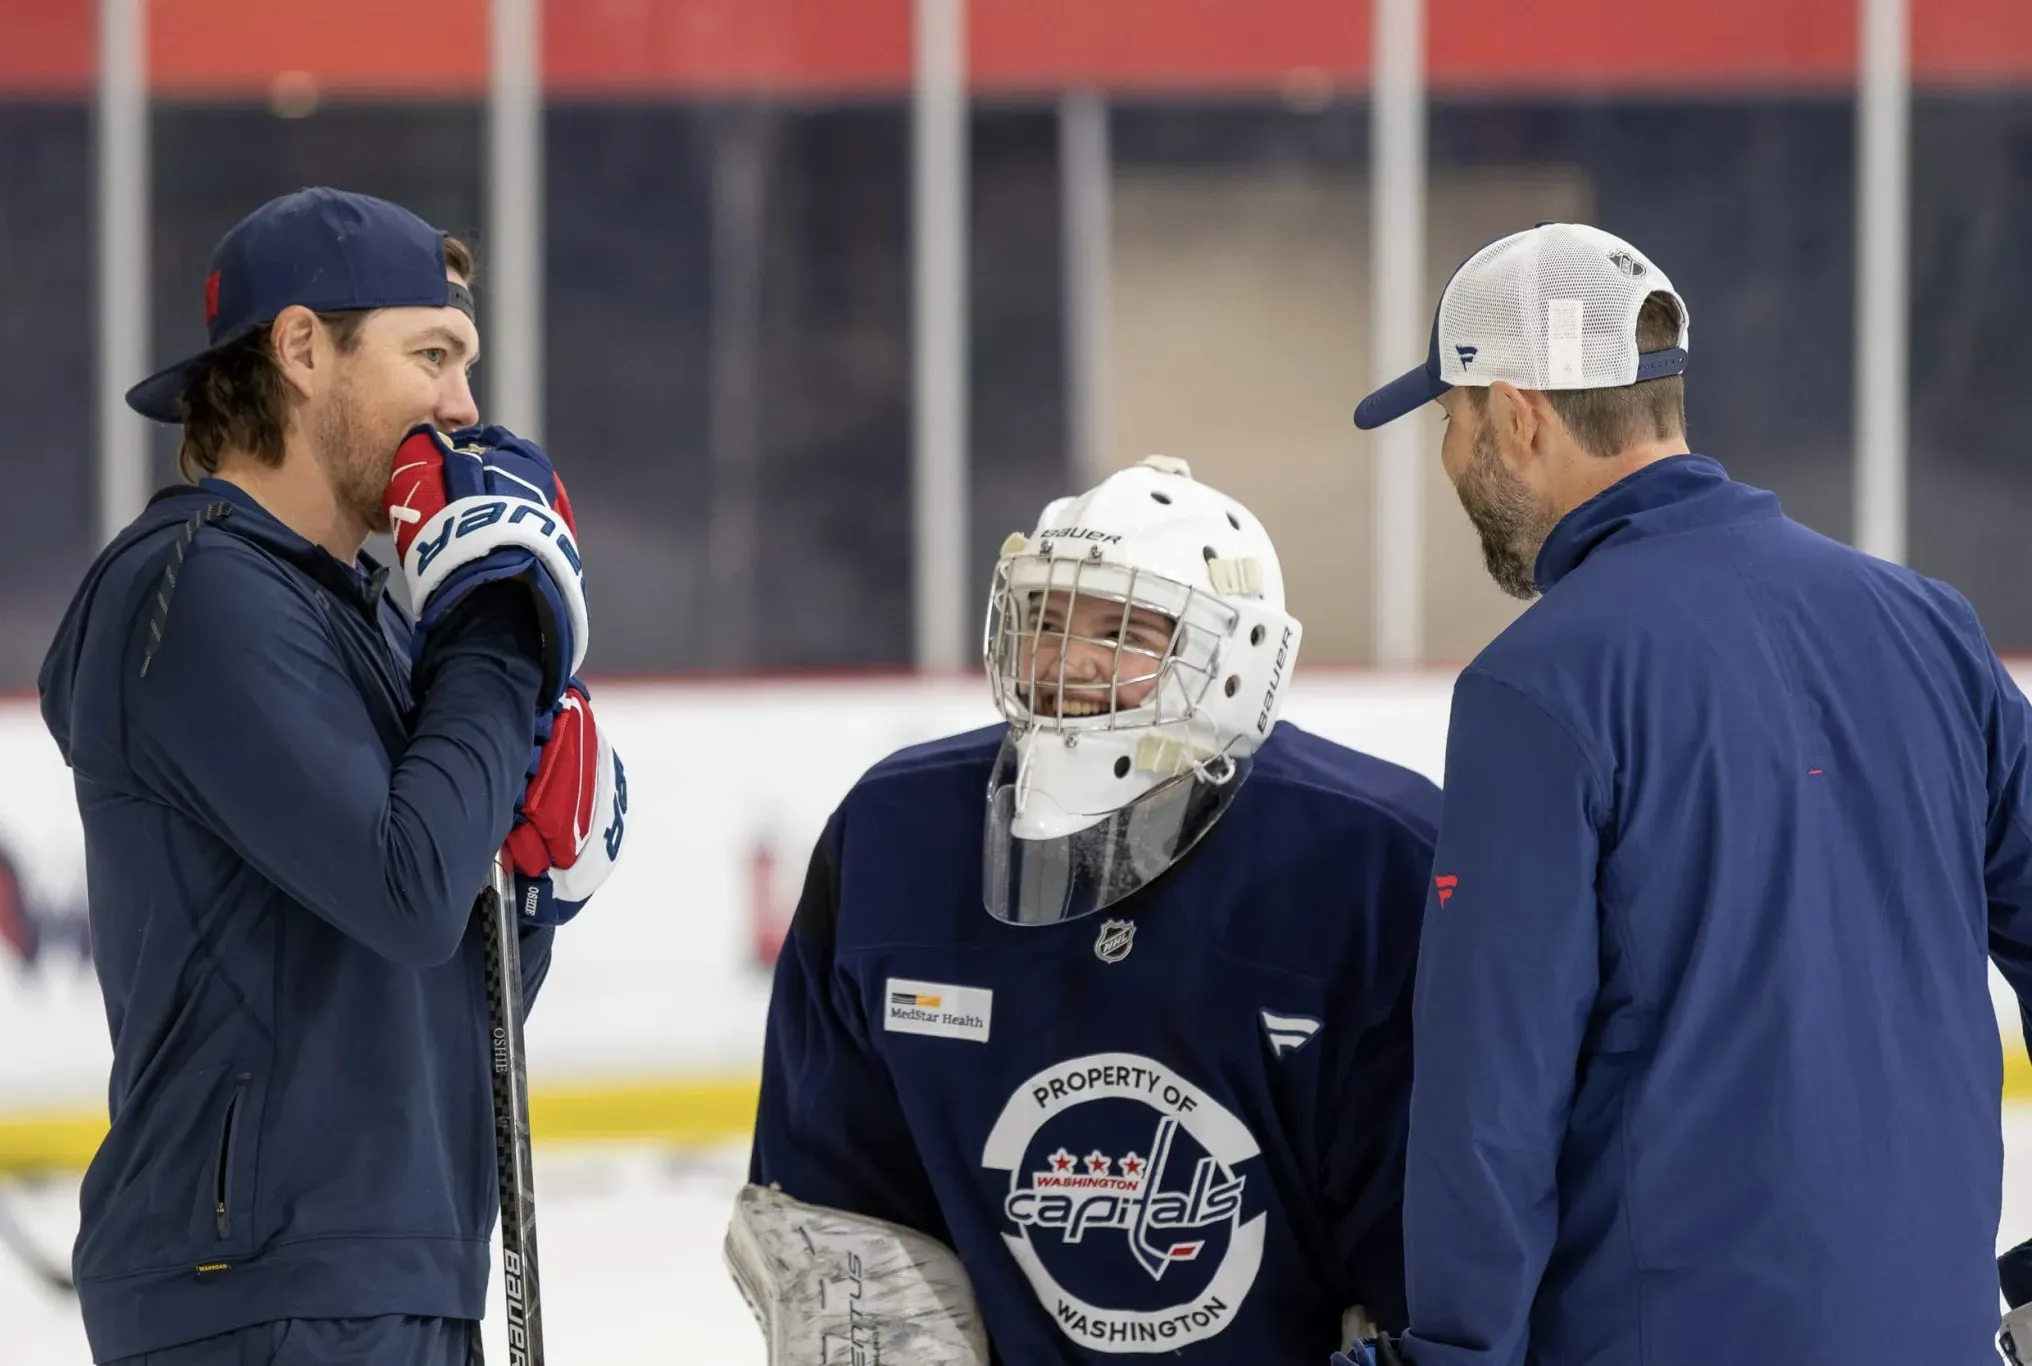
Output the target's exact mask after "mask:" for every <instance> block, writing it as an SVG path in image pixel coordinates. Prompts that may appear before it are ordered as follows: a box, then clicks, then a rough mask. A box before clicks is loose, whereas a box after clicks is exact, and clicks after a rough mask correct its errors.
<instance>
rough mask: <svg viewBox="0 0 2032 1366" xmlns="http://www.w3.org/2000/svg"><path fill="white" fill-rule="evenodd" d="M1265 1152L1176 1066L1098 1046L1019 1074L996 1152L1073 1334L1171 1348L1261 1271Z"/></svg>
mask: <svg viewBox="0 0 2032 1366" xmlns="http://www.w3.org/2000/svg"><path fill="white" fill-rule="evenodd" d="M1259 1151H1260V1150H1259V1148H1258V1146H1257V1143H1256V1139H1255V1136H1254V1135H1253V1134H1251V1133H1250V1132H1249V1128H1248V1126H1247V1125H1246V1124H1244V1123H1242V1121H1241V1120H1240V1119H1238V1118H1237V1117H1236V1116H1235V1115H1234V1114H1233V1113H1232V1112H1230V1111H1229V1110H1228V1109H1227V1108H1226V1107H1225V1106H1223V1105H1222V1104H1221V1103H1220V1102H1219V1101H1218V1100H1216V1099H1214V1097H1212V1096H1210V1095H1209V1094H1207V1093H1206V1092H1205V1091H1203V1090H1201V1089H1200V1088H1199V1087H1197V1086H1195V1085H1193V1083H1191V1082H1189V1081H1187V1080H1185V1078H1183V1077H1181V1076H1179V1075H1178V1074H1177V1073H1176V1072H1175V1071H1173V1070H1172V1069H1171V1068H1169V1067H1166V1066H1165V1065H1164V1064H1163V1063H1160V1062H1157V1061H1155V1060H1153V1059H1150V1058H1146V1057H1141V1056H1139V1055H1137V1054H1134V1053H1097V1054H1092V1055H1090V1056H1087V1057H1082V1058H1072V1059H1068V1060H1067V1061H1065V1062H1062V1063H1058V1064H1056V1065H1055V1066H1052V1067H1047V1068H1046V1069H1044V1070H1043V1071H1042V1072H1039V1073H1038V1074H1037V1075H1036V1076H1034V1077H1031V1078H1030V1079H1029V1080H1028V1081H1026V1082H1024V1083H1023V1084H1022V1085H1021V1086H1019V1087H1018V1088H1017V1089H1016V1091H1015V1093H1014V1094H1012V1095H1011V1096H1010V1097H1009V1100H1008V1103H1007V1104H1006V1105H1004V1106H1003V1108H1002V1114H1001V1117H1000V1118H999V1119H997V1120H996V1122H995V1127H994V1129H993V1130H992V1131H990V1133H989V1135H988V1142H987V1145H986V1147H985V1149H984V1150H983V1151H982V1154H981V1164H982V1165H983V1166H985V1167H987V1168H989V1169H990V1170H993V1171H997V1172H1005V1173H1007V1174H1008V1183H1009V1187H1008V1194H1007V1195H1006V1196H1005V1197H1004V1198H1003V1201H1002V1216H1003V1218H1004V1220H1006V1225H1005V1229H1004V1232H1003V1234H1002V1242H1003V1244H1004V1245H1005V1246H1007V1247H1008V1249H1009V1254H1010V1255H1011V1256H1012V1257H1014V1258H1015V1259H1016V1263H1017V1265H1018V1266H1020V1267H1022V1268H1023V1274H1024V1276H1025V1277H1026V1278H1027V1279H1028V1280H1029V1282H1030V1288H1031V1289H1032V1290H1033V1291H1034V1292H1035V1293H1036V1295H1037V1298H1038V1301H1039V1302H1040V1303H1042V1304H1043V1306H1044V1308H1045V1312H1046V1313H1048V1314H1049V1315H1050V1316H1051V1319H1052V1322H1054V1323H1056V1324H1057V1325H1058V1329H1059V1331H1060V1332H1061V1333H1063V1334H1065V1336H1066V1337H1068V1338H1070V1339H1071V1340H1072V1341H1074V1342H1076V1343H1078V1344H1079V1345H1080V1346H1082V1347H1085V1348H1087V1349H1089V1350H1091V1351H1095V1352H1109V1353H1116V1352H1130V1353H1148V1354H1160V1353H1170V1352H1175V1351H1177V1350H1178V1349H1179V1348H1181V1347H1184V1346H1186V1345H1188V1344H1190V1343H1194V1342H1202V1341H1204V1340H1206V1339H1208V1338H1211V1337H1213V1336H1214V1335H1216V1334H1217V1333H1219V1332H1220V1331H1221V1330H1222V1329H1223V1328H1226V1327H1227V1326H1228V1325H1229V1324H1230V1323H1232V1322H1233V1321H1234V1318H1235V1315H1236V1314H1238V1313H1239V1312H1240V1311H1241V1307H1242V1301H1243V1300H1245V1299H1246V1298H1248V1295H1249V1291H1250V1289H1251V1288H1252V1287H1254V1285H1255V1283H1256V1273H1257V1272H1258V1270H1260V1269H1261V1267H1262V1263H1263V1244H1264V1237H1265V1232H1266V1229H1265V1225H1266V1222H1267V1220H1268V1218H1269V1216H1268V1214H1266V1213H1265V1212H1264V1211H1263V1210H1262V1209H1261V1208H1260V1204H1261V1202H1260V1200H1259V1201H1258V1202H1257V1204H1258V1206H1259V1208H1258V1209H1257V1210H1256V1212H1255V1213H1254V1214H1250V1213H1249V1209H1248V1201H1247V1192H1248V1189H1249V1177H1248V1176H1247V1175H1246V1174H1244V1173H1243V1172H1242V1170H1241V1168H1242V1166H1243V1164H1245V1163H1247V1162H1248V1161H1250V1160H1251V1159H1253V1158H1255V1157H1257V1156H1258V1154H1259Z"/></svg>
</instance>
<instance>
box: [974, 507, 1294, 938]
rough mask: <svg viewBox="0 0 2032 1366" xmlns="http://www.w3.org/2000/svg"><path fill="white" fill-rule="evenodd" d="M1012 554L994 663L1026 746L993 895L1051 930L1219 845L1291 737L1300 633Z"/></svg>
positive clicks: (1006, 781) (1120, 575) (990, 845)
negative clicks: (1265, 758) (1260, 768)
mask: <svg viewBox="0 0 2032 1366" xmlns="http://www.w3.org/2000/svg"><path fill="white" fill-rule="evenodd" d="M1005 549H1007V550H1010V551H1014V552H1015V553H1005V554H1004V555H1003V557H1002V559H1001V561H1000V562H999V563H998V565H997V567H996V576H995V591H994V593H993V596H992V597H991V599H990V608H989V617H988V637H987V641H986V651H985V653H986V662H987V665H988V674H989V679H990V683H991V686H992V688H993V691H994V695H995V700H996V705H997V707H998V708H999V710H1000V711H1001V713H1002V716H1003V718H1004V719H1005V720H1006V721H1007V722H1008V723H1009V731H1008V734H1007V735H1006V737H1005V738H1004V740H1003V742H1002V748H1001V751H1000V753H999V754H998V755H997V757H996V762H995V768H994V773H993V775H992V776H991V777H990V779H989V782H988V792H987V797H988V803H987V821H986V825H985V828H984V831H983V848H982V855H983V859H982V864H983V878H982V882H983V886H982V898H983V901H984V903H985V904H986V907H987V909H988V912H989V913H990V914H991V915H993V916H994V917H995V918H996V919H998V920H1003V921H1007V922H1009V923H1012V924H1019V925H1049V924H1056V923H1058V922H1060V921H1065V920H1074V919H1077V918H1079V917H1081V916H1085V915H1091V914H1093V913H1094V912H1095V911H1099V910H1103V909H1105V908H1107V907H1109V906H1111V905H1114V904H1115V903H1116V902H1119V901H1121V900H1122V899H1123V898H1125V897H1128V896H1130V895H1131V894H1133V893H1135V892H1137V891H1139V890H1141V889H1142V888H1144V887H1147V886H1149V885H1150V884H1151V883H1152V882H1154V881H1156V880H1157V879H1158V878H1159V877H1161V876H1162V875H1163V874H1164V873H1165V872H1166V871H1167V870H1168V869H1169V868H1171V867H1172V866H1173V865H1174V864H1176V863H1177V862H1178V861H1179V860H1180V859H1181V858H1183V857H1184V856H1185V855H1186V854H1187V853H1189V852H1190V851H1191V850H1192V849H1193V847H1194V846H1195V845H1196V844H1198V843H1199V841H1200V840H1201V839H1203V838H1204V837H1205V836H1206V834H1207V832H1208V831H1209V830H1210V829H1211V828H1212V827H1213V825H1214V823H1215V822H1216V821H1217V820H1219V818H1220V817H1221V815H1222V813H1224V812H1225V811H1226V810H1227V809H1228V806H1229V804H1230V803H1232V802H1233V801H1234V799H1235V795H1236V793H1237V791H1238V790H1239V789H1240V788H1241V786H1242V784H1243V781H1244V780H1245V779H1246V778H1247V776H1248V773H1249V770H1250V767H1251V764H1252V756H1253V755H1254V753H1255V751H1256V749H1257V747H1258V746H1259V745H1260V744H1261V743H1262V741H1263V739H1264V738H1265V737H1266V736H1267V734H1268V732H1269V729H1270V726H1271V725H1272V724H1273V723H1274V720H1275V716H1276V713H1277V710H1278V706H1277V704H1278V703H1279V702H1280V701H1281V698H1280V697H1279V696H1278V693H1279V691H1280V689H1281V687H1282V686H1283V684H1284V683H1285V682H1286V679H1287V677H1288V670H1289V666H1290V664H1291V662H1292V660H1293V658H1294V657H1295V655H1296V651H1297V643H1298V623H1297V622H1296V621H1295V620H1293V619H1292V618H1291V617H1289V616H1287V615H1285V614H1284V613H1283V612H1282V611H1280V610H1278V609H1277V608H1275V607H1272V606H1271V605H1269V604H1267V603H1262V602H1254V601H1249V600H1247V599H1246V598H1244V599H1238V598H1236V597H1232V596H1227V595H1223V594H1220V593H1216V592H1211V591H1208V590H1207V589H1206V588H1200V587H1194V586H1192V585H1190V584H1187V583H1184V582H1181V581H1179V580H1177V579H1174V578H1169V577H1166V576H1163V575H1159V574H1154V573H1151V572H1148V571H1142V570H1138V569H1136V568H1133V567H1130V566H1126V565H1114V564H1108V563H1105V562H1101V561H1099V560H1096V559H1076V558H1073V557H1071V556H1061V557H1053V556H1051V555H1049V554H1038V553H1027V552H1024V551H1018V550H1016V548H1015V546H1014V538H1012V546H1011V547H1009V548H1005ZM1215 568H1216V570H1218V565H1216V566H1215ZM1153 621H1155V622H1159V623H1161V625H1159V626H1157V627H1156V628H1155V630H1153V629H1152V626H1151V623H1152V622H1153ZM1097 661H1098V663H1097Z"/></svg>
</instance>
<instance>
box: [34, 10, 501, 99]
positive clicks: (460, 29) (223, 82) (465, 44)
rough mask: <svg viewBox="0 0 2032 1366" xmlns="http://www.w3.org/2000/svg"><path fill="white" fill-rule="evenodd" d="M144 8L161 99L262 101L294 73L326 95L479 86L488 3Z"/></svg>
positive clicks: (483, 76)
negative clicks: (279, 79) (247, 98)
mask: <svg viewBox="0 0 2032 1366" xmlns="http://www.w3.org/2000/svg"><path fill="white" fill-rule="evenodd" d="M79 2H80V0H68V3H72V4H76V3H79ZM148 12H149V28H148V64H149V72H150V76H151V80H152V83H153V85H154V87H155V89H156V91H157V93H159V94H164V95H170V96H182V97H197V98H205V97H218V96H244V95H249V94H254V95H266V94H268V93H269V92H270V91H271V90H272V89H273V88H274V85H275V80H276V77H277V76H279V75H282V74H284V73H297V72H300V73H303V74H304V75H305V76H308V77H309V78H310V82H311V83H312V84H313V85H314V86H315V87H316V88H317V89H319V90H321V91H325V92H332V93H360V94H380V93H387V92H401V93H402V94H404V95H408V96H412V97H421V98H425V99H428V98H431V97H432V96H434V95H443V96H446V97H454V96H457V97H466V96H470V95H472V94H474V93H475V92H477V91H480V90H483V89H485V88H486V81H487V0H317V3H306V0H256V2H255V3H247V0H152V2H151V3H150V4H149V5H148Z"/></svg>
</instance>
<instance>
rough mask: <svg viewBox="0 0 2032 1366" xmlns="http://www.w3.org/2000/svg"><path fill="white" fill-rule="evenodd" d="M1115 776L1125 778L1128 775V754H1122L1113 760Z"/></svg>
mask: <svg viewBox="0 0 2032 1366" xmlns="http://www.w3.org/2000/svg"><path fill="white" fill-rule="evenodd" d="M1115 776H1116V777H1117V778H1126V777H1128V776H1129V756H1128V755H1126V754H1124V755H1123V756H1122V757H1121V758H1119V759H1117V760H1115Z"/></svg>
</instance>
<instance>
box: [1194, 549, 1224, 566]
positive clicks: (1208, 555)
mask: <svg viewBox="0 0 2032 1366" xmlns="http://www.w3.org/2000/svg"><path fill="white" fill-rule="evenodd" d="M1199 553H1200V555H1201V557H1202V558H1204V559H1205V560H1206V562H1207V563H1208V564H1212V563H1213V562H1214V561H1215V560H1218V559H1219V558H1220V557H1221V554H1220V552H1219V551H1218V550H1215V549H1214V548H1213V547H1212V546H1210V545H1203V546H1201V547H1200V549H1199Z"/></svg>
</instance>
